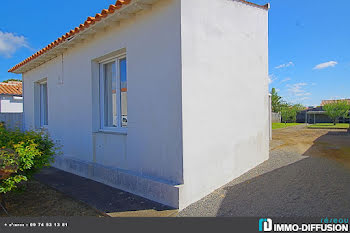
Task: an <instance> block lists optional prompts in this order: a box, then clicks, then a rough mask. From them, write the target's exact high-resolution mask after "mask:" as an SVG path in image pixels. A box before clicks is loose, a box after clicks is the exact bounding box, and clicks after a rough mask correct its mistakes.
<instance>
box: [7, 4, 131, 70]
mask: <svg viewBox="0 0 350 233" xmlns="http://www.w3.org/2000/svg"><path fill="white" fill-rule="evenodd" d="M130 2H131V0H118V1H116V3H115V4H114V5H110V6H109V7H108V9H103V10H102V11H101V13H97V14H96V15H95V17H88V18H87V19H86V21H85V22H84V23H83V24H80V25H79V27H76V28H74V29H72V30H70V31H69V32H67V33H66V34H65V35H63V36H61V37H60V38H58V39H57V40H55V41H54V42H52V43H51V44H49V45H48V46H46V47H45V48H43V49H41V50H40V51H38V52H36V53H35V54H33V55H32V56H30V57H28V58H27V59H25V60H24V61H22V62H21V63H19V64H17V65H15V66H14V67H12V68H11V69H9V70H8V72H13V71H15V70H16V69H18V68H19V67H21V66H23V65H25V64H26V63H28V62H29V61H31V60H33V59H35V58H37V57H39V56H40V55H42V54H44V53H46V52H47V51H49V50H50V49H52V48H54V47H56V46H57V45H59V44H61V43H63V42H65V41H66V40H67V39H68V38H69V37H71V36H73V35H75V34H78V33H79V32H81V31H84V30H85V29H87V28H89V27H90V26H91V25H93V24H95V23H96V22H98V21H100V20H101V19H103V18H106V17H107V16H108V15H110V14H113V13H114V12H115V11H116V10H118V9H120V8H122V7H123V5H127V4H129V3H130Z"/></svg>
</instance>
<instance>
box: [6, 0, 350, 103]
mask: <svg viewBox="0 0 350 233" xmlns="http://www.w3.org/2000/svg"><path fill="white" fill-rule="evenodd" d="M114 2H115V1H102V0H73V1H72V0H71V1H67V0H62V1H60V2H56V1H43V0H31V1H18V0H11V1H10V0H5V1H3V2H2V3H1V8H0V14H1V16H2V19H5V20H1V21H0V81H2V80H5V79H8V78H20V77H21V76H20V75H15V74H10V73H7V70H8V69H9V68H11V67H12V66H13V65H15V64H17V63H18V62H20V61H22V60H24V59H25V58H27V57H28V56H30V55H32V54H33V53H34V52H36V51H37V50H39V49H41V48H43V47H45V46H46V45H47V44H49V43H51V42H52V41H54V40H55V39H56V38H58V37H59V36H61V35H63V34H64V33H66V32H67V31H69V30H70V29H72V28H74V27H76V26H77V25H79V24H80V23H82V22H84V21H85V19H86V18H87V17H88V16H93V15H95V14H96V13H97V12H100V11H101V9H103V8H106V7H108V5H109V4H112V3H114ZM254 2H255V3H258V4H265V3H266V2H270V3H271V9H270V12H269V17H270V18H269V64H270V65H269V74H270V79H271V83H270V87H275V88H277V89H278V92H279V94H280V95H281V96H283V97H284V98H285V99H286V100H287V101H289V102H293V103H302V104H304V105H307V106H309V105H319V104H320V102H321V100H322V99H334V98H350V27H349V22H350V14H349V13H348V9H350V1H349V0H334V1H329V0H328V1H326V0H317V1H316V0H313V1H310V0H309V1H307V0H270V1H266V0H254Z"/></svg>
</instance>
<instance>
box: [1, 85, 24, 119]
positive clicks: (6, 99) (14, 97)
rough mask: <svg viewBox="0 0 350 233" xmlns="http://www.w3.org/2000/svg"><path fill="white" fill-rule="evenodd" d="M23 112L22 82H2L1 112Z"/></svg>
mask: <svg viewBox="0 0 350 233" xmlns="http://www.w3.org/2000/svg"><path fill="white" fill-rule="evenodd" d="M21 112H23V97H22V82H17V81H9V82H7V83H0V113H21Z"/></svg>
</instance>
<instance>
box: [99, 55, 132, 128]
mask: <svg viewBox="0 0 350 233" xmlns="http://www.w3.org/2000/svg"><path fill="white" fill-rule="evenodd" d="M126 65H127V64H126V58H125V57H118V58H115V59H112V60H109V61H107V62H104V63H101V64H100V117H101V129H103V130H118V129H123V128H127V126H128V109H127V90H128V87H127V66H126Z"/></svg>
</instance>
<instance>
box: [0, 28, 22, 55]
mask: <svg viewBox="0 0 350 233" xmlns="http://www.w3.org/2000/svg"><path fill="white" fill-rule="evenodd" d="M22 47H25V48H29V45H28V42H27V39H26V38H25V37H24V36H17V35H15V34H14V33H10V32H2V31H0V55H1V56H4V57H11V56H12V55H13V54H14V53H15V52H16V51H17V50H18V49H20V48H22Z"/></svg>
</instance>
